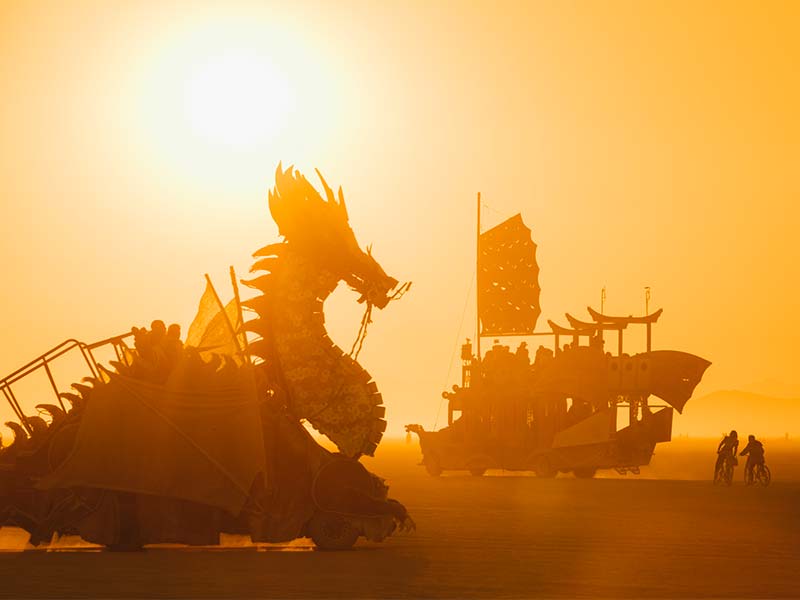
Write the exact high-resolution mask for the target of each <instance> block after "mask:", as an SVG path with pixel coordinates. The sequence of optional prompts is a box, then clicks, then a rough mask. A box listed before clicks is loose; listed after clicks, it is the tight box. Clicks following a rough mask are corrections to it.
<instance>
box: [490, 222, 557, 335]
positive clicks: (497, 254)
mask: <svg viewBox="0 0 800 600" xmlns="http://www.w3.org/2000/svg"><path fill="white" fill-rule="evenodd" d="M539 292H540V288H539V265H538V264H536V244H535V243H534V242H533V240H532V239H531V230H530V229H528V227H527V226H526V225H525V223H523V221H522V216H521V215H519V214H517V215H514V216H513V217H511V218H510V219H508V220H506V221H503V222H502V223H500V224H499V225H497V226H496V227H493V228H492V229H489V230H488V231H486V232H484V233H482V234H481V235H480V237H479V239H478V319H479V320H480V324H481V328H480V333H481V335H498V336H499V335H525V334H531V333H533V331H534V329H535V328H536V321H537V320H538V319H539V314H540V313H541V312H542V311H541V307H540V305H539Z"/></svg>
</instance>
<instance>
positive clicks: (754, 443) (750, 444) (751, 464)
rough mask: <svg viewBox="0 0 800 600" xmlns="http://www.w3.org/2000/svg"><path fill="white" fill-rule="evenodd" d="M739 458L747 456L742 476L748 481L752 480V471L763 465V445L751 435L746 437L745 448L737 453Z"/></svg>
mask: <svg viewBox="0 0 800 600" xmlns="http://www.w3.org/2000/svg"><path fill="white" fill-rule="evenodd" d="M739 456H747V464H746V465H745V467H744V476H745V479H746V480H748V481H752V479H753V469H755V468H756V467H757V466H758V465H763V464H764V444H762V443H761V442H759V441H758V440H757V439H756V436H754V435H753V434H752V433H751V434H750V435H748V436H747V446H745V447H744V450H742V451H741V452H740V453H739Z"/></svg>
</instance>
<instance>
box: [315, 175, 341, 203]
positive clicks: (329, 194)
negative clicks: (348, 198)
mask: <svg viewBox="0 0 800 600" xmlns="http://www.w3.org/2000/svg"><path fill="white" fill-rule="evenodd" d="M314 170H315V171H316V172H317V177H319V180H320V181H321V182H322V187H323V188H325V196H326V197H327V198H328V202H330V203H331V204H336V198H334V197H333V190H332V189H331V188H330V186H329V185H328V182H327V181H325V178H324V177H323V176H322V173H320V172H319V169H314Z"/></svg>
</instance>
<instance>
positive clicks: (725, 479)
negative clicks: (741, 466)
mask: <svg viewBox="0 0 800 600" xmlns="http://www.w3.org/2000/svg"><path fill="white" fill-rule="evenodd" d="M734 460H735V459H734V458H732V457H730V456H728V457H726V458H725V460H723V461H722V464H721V465H720V466H719V467H717V468H716V470H715V471H714V485H722V484H724V485H731V484H732V483H733V467H734V465H735V463H734Z"/></svg>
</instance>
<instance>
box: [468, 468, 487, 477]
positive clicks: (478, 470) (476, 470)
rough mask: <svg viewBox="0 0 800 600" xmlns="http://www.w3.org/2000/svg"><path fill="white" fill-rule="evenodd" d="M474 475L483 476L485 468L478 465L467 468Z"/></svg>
mask: <svg viewBox="0 0 800 600" xmlns="http://www.w3.org/2000/svg"><path fill="white" fill-rule="evenodd" d="M469 472H470V473H472V474H473V475H474V476H475V477H483V474H484V473H486V469H481V468H480V467H472V468H471V469H470V470H469Z"/></svg>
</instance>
